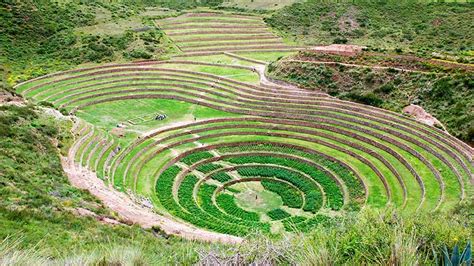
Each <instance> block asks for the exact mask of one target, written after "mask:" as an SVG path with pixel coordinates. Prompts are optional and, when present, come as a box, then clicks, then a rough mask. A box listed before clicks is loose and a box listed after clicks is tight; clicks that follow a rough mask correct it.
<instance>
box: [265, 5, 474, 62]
mask: <svg viewBox="0 0 474 266" xmlns="http://www.w3.org/2000/svg"><path fill="white" fill-rule="evenodd" d="M473 21H474V12H473V3H472V2H469V1H467V2H466V3H437V2H431V3H430V1H427V2H424V1H411V2H400V1H351V2H350V3H346V2H338V3H333V2H331V1H329V2H324V1H318V0H310V1H304V2H302V3H295V4H293V5H290V6H287V7H284V8H282V9H281V10H279V11H278V12H276V13H275V14H273V15H272V16H271V17H269V18H267V19H266V22H267V23H268V24H269V25H271V26H272V27H274V28H276V29H279V30H280V31H281V32H283V33H284V34H285V35H287V36H289V38H295V39H296V40H297V41H299V42H302V43H304V44H307V45H319V44H331V43H348V44H358V45H364V46H368V47H369V48H371V49H374V50H383V49H388V50H394V49H401V50H404V51H411V52H414V53H416V54H418V55H420V56H432V53H433V52H438V53H446V54H448V55H452V56H458V60H460V61H465V60H467V61H470V60H472V50H473V45H474V39H473V38H474V37H473V36H474V35H473V34H472V33H473V32H472V28H473V26H474V24H473ZM471 62H472V61H471Z"/></svg>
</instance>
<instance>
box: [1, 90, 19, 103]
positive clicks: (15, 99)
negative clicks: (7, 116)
mask: <svg viewBox="0 0 474 266" xmlns="http://www.w3.org/2000/svg"><path fill="white" fill-rule="evenodd" d="M0 105H17V106H23V105H25V101H24V100H23V98H21V97H20V96H17V95H13V94H12V93H10V92H7V91H0Z"/></svg>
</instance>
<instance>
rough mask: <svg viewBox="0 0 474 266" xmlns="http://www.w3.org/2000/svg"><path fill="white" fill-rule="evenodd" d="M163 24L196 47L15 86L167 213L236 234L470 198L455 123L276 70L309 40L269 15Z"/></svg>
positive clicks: (115, 175)
mask: <svg viewBox="0 0 474 266" xmlns="http://www.w3.org/2000/svg"><path fill="white" fill-rule="evenodd" d="M157 25H158V26H159V27H160V28H162V29H163V30H165V32H166V34H168V35H169V36H170V37H171V38H172V39H173V40H174V41H175V43H176V44H177V45H178V47H180V49H181V50H182V51H183V52H184V53H183V54H184V55H186V57H185V58H183V57H179V58H172V59H170V60H167V61H147V62H137V63H125V64H111V65H100V66H93V67H87V68H81V69H75V70H70V71H65V72H60V73H54V74H51V75H47V76H43V77H40V78H36V79H33V80H30V81H27V82H24V83H21V84H19V85H18V86H17V87H16V90H17V91H18V92H19V93H21V94H22V95H23V96H25V97H26V98H27V99H30V100H31V101H34V102H49V103H51V104H53V105H54V107H56V108H58V109H60V110H62V112H68V113H70V114H72V115H74V116H75V124H74V126H73V129H72V131H73V133H74V135H75V143H74V145H73V148H71V151H70V159H71V160H74V161H75V162H76V167H77V170H78V171H79V170H81V171H82V170H83V169H88V170H89V171H91V172H94V173H95V174H96V175H97V177H98V178H100V179H102V180H103V181H104V182H105V183H106V184H109V185H110V186H113V187H114V188H115V189H116V190H118V191H122V192H125V193H128V194H129V195H132V196H133V198H135V199H141V201H140V202H141V204H142V205H144V206H146V207H147V208H148V209H150V210H153V211H154V212H155V213H156V215H157V216H159V217H165V218H166V219H169V220H172V221H174V222H177V223H179V224H184V225H186V226H188V227H189V228H192V229H196V228H199V230H203V231H204V232H208V231H209V232H211V231H212V232H215V233H219V234H222V235H219V236H224V234H225V235H233V236H236V238H234V239H237V240H238V239H240V237H244V236H246V235H248V234H250V233H252V232H254V231H256V230H259V231H262V232H265V233H268V234H278V233H280V232H284V231H288V232H295V231H297V232H305V231H308V230H310V229H311V228H313V227H315V226H318V225H320V224H325V223H328V222H331V221H333V220H337V219H338V217H341V216H342V215H344V213H345V212H346V211H348V210H358V209H359V208H361V207H363V206H365V205H370V206H374V207H379V208H383V207H385V206H387V205H389V204H392V205H395V206H396V207H398V208H399V209H400V210H402V211H404V212H417V211H434V210H446V209H449V208H451V207H452V206H453V205H454V204H456V203H458V202H459V201H462V200H463V199H465V198H466V197H467V196H469V195H472V184H471V182H472V179H473V174H472V173H473V171H474V164H473V154H474V151H473V149H472V148H471V147H470V146H468V145H467V144H465V143H463V142H462V141H460V140H458V139H456V138H454V137H452V136H451V135H449V134H447V133H446V132H444V131H441V130H439V129H437V128H434V127H430V126H428V125H425V124H422V123H419V122H417V121H415V120H414V119H412V118H410V117H407V116H404V115H402V114H398V113H394V112H390V111H386V110H383V109H378V108H375V107H370V106H366V105H362V104H356V103H353V102H347V101H342V100H338V99H335V98H333V97H330V96H329V95H327V94H325V93H321V92H318V91H308V90H303V89H299V88H297V87H294V86H290V85H285V84H280V83H279V84H276V83H273V82H271V81H269V80H267V79H266V78H265V76H264V74H263V71H262V69H264V66H265V65H264V64H265V62H266V61H269V60H271V59H272V58H273V59H275V58H277V57H278V56H281V55H283V54H284V53H285V52H288V51H289V50H294V49H297V47H293V46H288V45H286V44H284V43H283V42H282V41H281V39H280V38H279V37H276V36H275V35H273V34H272V33H271V32H270V31H269V30H268V29H267V28H266V26H265V24H264V23H263V22H262V20H261V18H258V17H248V16H240V15H225V16H223V15H219V14H216V13H190V14H185V15H181V16H179V17H176V18H170V19H162V20H158V21H157ZM256 52H258V53H256ZM235 53H238V54H235ZM196 230H197V229H196ZM196 232H197V231H196ZM200 232H201V231H200ZM171 233H176V234H179V233H180V232H171ZM209 234H211V233H209ZM194 237H195V238H200V239H206V237H205V236H202V235H199V236H197V235H196V236H194ZM208 240H209V239H208Z"/></svg>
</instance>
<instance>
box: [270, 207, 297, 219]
mask: <svg viewBox="0 0 474 266" xmlns="http://www.w3.org/2000/svg"><path fill="white" fill-rule="evenodd" d="M267 215H268V216H269V217H270V218H271V219H272V220H274V221H276V220H283V219H285V218H288V217H291V214H289V213H287V212H286V211H284V210H282V209H274V210H271V211H269V212H267Z"/></svg>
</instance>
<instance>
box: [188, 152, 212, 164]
mask: <svg viewBox="0 0 474 266" xmlns="http://www.w3.org/2000/svg"><path fill="white" fill-rule="evenodd" d="M212 157H214V156H213V155H212V154H210V153H209V152H207V151H201V152H195V153H192V154H190V155H188V156H186V157H184V158H183V159H181V162H183V163H185V164H187V165H192V164H194V163H197V162H199V161H201V160H204V159H208V158H212Z"/></svg>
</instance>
